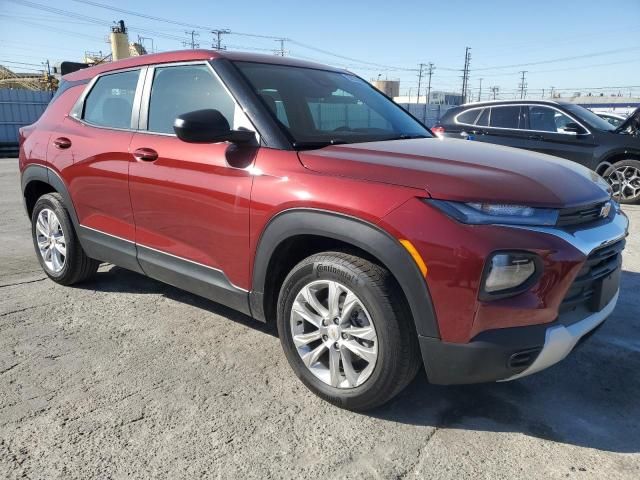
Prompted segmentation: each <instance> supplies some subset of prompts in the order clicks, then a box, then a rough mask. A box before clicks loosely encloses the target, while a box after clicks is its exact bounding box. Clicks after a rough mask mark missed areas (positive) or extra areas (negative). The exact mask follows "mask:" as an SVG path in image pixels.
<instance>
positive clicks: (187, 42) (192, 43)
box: [182, 30, 200, 50]
mask: <svg viewBox="0 0 640 480" xmlns="http://www.w3.org/2000/svg"><path fill="white" fill-rule="evenodd" d="M184 33H186V34H187V35H189V37H191V40H185V41H183V42H182V46H183V47H189V48H190V49H191V50H195V49H196V48H200V44H199V43H196V37H199V36H200V34H199V33H198V32H196V31H195V30H191V31H190V32H184Z"/></svg>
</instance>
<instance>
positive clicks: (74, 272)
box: [31, 193, 100, 285]
mask: <svg viewBox="0 0 640 480" xmlns="http://www.w3.org/2000/svg"><path fill="white" fill-rule="evenodd" d="M45 208H47V209H49V210H52V211H53V212H54V213H55V215H56V217H57V218H58V221H59V222H60V226H61V228H62V232H63V234H64V238H65V240H66V256H65V259H64V265H63V267H62V270H60V271H59V272H55V271H53V270H51V269H49V268H48V267H47V265H46V264H45V262H44V259H43V258H42V255H41V254H40V249H39V248H38V242H37V233H36V222H37V219H38V215H39V214H40V212H41V211H42V210H43V209H45ZM31 237H32V239H33V246H34V248H35V250H36V256H37V257H38V261H39V262H40V266H41V267H42V269H43V270H44V272H45V273H46V274H47V276H48V277H49V278H50V279H51V280H53V281H54V282H56V283H59V284H61V285H73V284H74V283H79V282H82V281H84V280H87V279H88V278H90V277H91V276H93V275H94V274H95V273H96V271H97V270H98V267H99V266H100V262H99V261H97V260H94V259H92V258H89V257H88V256H87V255H86V253H85V252H84V250H83V249H82V246H81V245H80V242H79V241H78V237H77V235H76V232H75V230H74V228H73V223H72V222H71V218H70V217H69V212H67V209H66V208H65V206H64V204H63V203H62V197H61V196H60V194H58V193H47V194H46V195H43V196H42V197H40V198H39V199H38V201H37V202H36V204H35V206H34V208H33V213H32V215H31Z"/></svg>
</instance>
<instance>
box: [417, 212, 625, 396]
mask: <svg viewBox="0 0 640 480" xmlns="http://www.w3.org/2000/svg"><path fill="white" fill-rule="evenodd" d="M512 228H515V229H518V230H529V231H534V232H537V233H544V234H547V235H552V236H554V237H556V238H559V239H560V240H563V241H564V242H566V243H568V244H570V245H571V246H572V247H574V248H575V249H577V250H579V251H580V252H581V253H582V254H584V255H585V256H586V260H585V261H584V262H583V267H584V269H586V273H583V274H582V275H580V276H578V277H577V278H576V279H575V284H574V285H576V286H577V288H576V289H575V290H574V289H573V286H572V288H570V289H569V290H568V292H567V294H566V295H567V297H565V300H566V301H563V302H562V303H561V304H560V305H559V307H557V308H559V309H560V313H558V310H556V318H555V321H553V322H551V323H548V322H547V323H539V324H533V325H527V326H512V327H506V328H493V329H488V330H485V331H482V332H481V333H479V334H477V335H475V336H474V337H473V338H472V339H471V340H470V341H469V342H467V343H463V342H460V343H455V342H446V341H442V340H440V339H434V338H427V337H420V338H419V340H420V347H421V350H422V356H423V360H424V364H425V368H426V370H427V374H428V377H429V380H430V381H431V382H432V383H436V384H443V385H448V384H463V383H480V382H491V381H508V380H515V379H517V378H521V377H524V376H527V375H530V374H532V373H536V372H539V371H541V370H544V369H545V368H548V367H550V366H551V365H554V364H556V363H558V362H560V361H561V360H563V359H564V358H565V357H566V356H567V355H568V354H569V353H570V352H571V351H572V350H573V349H574V347H575V346H576V345H577V344H578V342H579V341H580V340H581V339H582V338H584V337H585V336H586V335H587V334H589V333H590V332H592V331H594V330H595V329H596V328H597V327H598V326H599V325H601V324H602V323H603V322H604V321H605V320H606V319H607V317H608V316H609V315H610V314H611V313H612V312H613V310H614V308H615V306H616V303H617V300H618V295H619V285H616V284H611V283H609V285H610V286H609V287H607V288H612V287H613V288H615V290H614V291H610V293H609V294H608V295H609V298H611V300H609V301H608V303H607V304H606V305H604V306H603V307H602V308H600V309H599V310H597V311H594V308H593V307H594V305H593V303H594V302H593V300H594V299H593V298H592V297H590V296H588V294H589V293H590V292H595V291H597V290H598V289H597V288H596V287H594V288H593V289H591V286H592V285H595V283H594V282H598V281H599V279H604V278H605V277H608V279H609V280H608V281H609V282H611V280H612V279H613V280H614V281H615V279H616V278H618V279H619V276H616V272H617V274H618V275H619V271H620V268H621V267H620V262H621V259H620V255H621V250H622V249H623V248H624V240H623V239H624V237H625V236H626V235H627V232H628V219H627V218H626V216H625V215H624V214H623V213H622V212H621V211H619V210H617V211H616V212H615V213H614V215H613V218H612V219H611V221H608V222H602V223H600V224H599V225H597V226H594V227H591V228H588V229H584V230H577V231H573V232H567V231H565V230H561V229H556V228H537V227H533V228H531V227H512ZM616 264H617V267H616ZM590 265H595V266H590ZM605 267H606V268H605ZM590 268H593V270H589V269H590ZM614 268H615V270H609V269H614ZM584 269H583V270H584ZM583 270H581V272H583ZM591 272H593V277H591V275H592V273H591ZM591 278H593V280H591ZM590 282H591V283H590ZM614 292H615V294H614ZM590 294H591V295H595V293H590ZM583 295H584V300H583ZM595 300H597V297H596V298H595ZM603 300H604V299H603ZM567 304H568V305H567ZM567 307H568V308H567ZM509 310H510V309H509V308H505V309H504V310H503V311H501V312H500V314H501V315H505V314H506V313H507V312H508V311H509Z"/></svg>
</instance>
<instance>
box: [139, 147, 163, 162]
mask: <svg viewBox="0 0 640 480" xmlns="http://www.w3.org/2000/svg"><path fill="white" fill-rule="evenodd" d="M133 156H134V157H135V158H136V159H137V160H143V161H145V162H153V161H155V160H157V159H158V152H156V151H155V150H153V149H151V148H137V149H136V150H135V151H134V152H133Z"/></svg>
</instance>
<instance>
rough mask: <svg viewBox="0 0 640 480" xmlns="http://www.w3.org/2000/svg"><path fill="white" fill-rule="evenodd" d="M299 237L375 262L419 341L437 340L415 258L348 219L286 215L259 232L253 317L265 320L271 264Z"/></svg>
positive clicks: (308, 212)
mask: <svg viewBox="0 0 640 480" xmlns="http://www.w3.org/2000/svg"><path fill="white" fill-rule="evenodd" d="M297 235H315V236H319V237H325V238H330V239H334V240H339V241H341V242H345V243H348V244H351V245H353V246H355V247H358V248H359V249H361V250H364V251H366V252H367V253H369V254H370V255H372V256H374V257H375V258H377V259H378V260H379V261H380V262H381V263H382V264H383V265H384V266H385V267H386V268H387V269H388V270H389V271H390V272H391V274H392V275H393V276H394V277H395V279H396V280H397V281H398V283H399V285H400V287H401V288H402V291H403V292H404V295H405V297H406V298H407V302H408V304H409V308H410V309H411V313H412V315H413V319H414V322H415V325H416V330H417V333H418V334H419V335H422V336H427V337H436V338H439V330H438V324H437V322H436V318H435V313H434V309H433V305H432V302H431V296H430V295H429V291H428V288H427V284H426V282H425V279H424V277H423V276H422V274H421V272H420V270H419V269H418V267H417V265H416V264H415V262H414V260H413V258H412V257H411V255H410V254H409V252H407V251H406V250H405V249H404V247H403V246H402V245H401V244H400V242H399V241H398V240H397V239H396V238H394V237H393V236H392V235H390V234H389V233H387V232H386V231H384V230H383V229H381V228H380V227H378V226H377V225H374V224H372V223H369V222H366V221H363V220H360V219H358V218H355V217H351V216H348V215H344V214H340V213H336V212H330V211H324V210H315V209H306V208H296V209H291V210H285V211H284V212H281V213H279V214H278V215H276V216H275V217H274V218H272V219H271V220H270V221H269V223H268V224H267V226H266V227H265V229H264V230H263V232H262V235H261V237H260V241H259V242H258V247H257V249H256V255H255V259H254V268H253V279H252V292H251V311H252V314H253V316H254V317H256V318H258V319H260V320H265V313H264V312H265V306H264V291H265V284H266V282H267V281H268V279H267V270H268V265H269V260H270V259H271V257H272V255H273V253H274V252H275V251H276V249H277V248H278V246H279V245H280V244H281V243H282V242H284V241H285V240H287V239H288V238H291V237H294V236H297Z"/></svg>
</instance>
